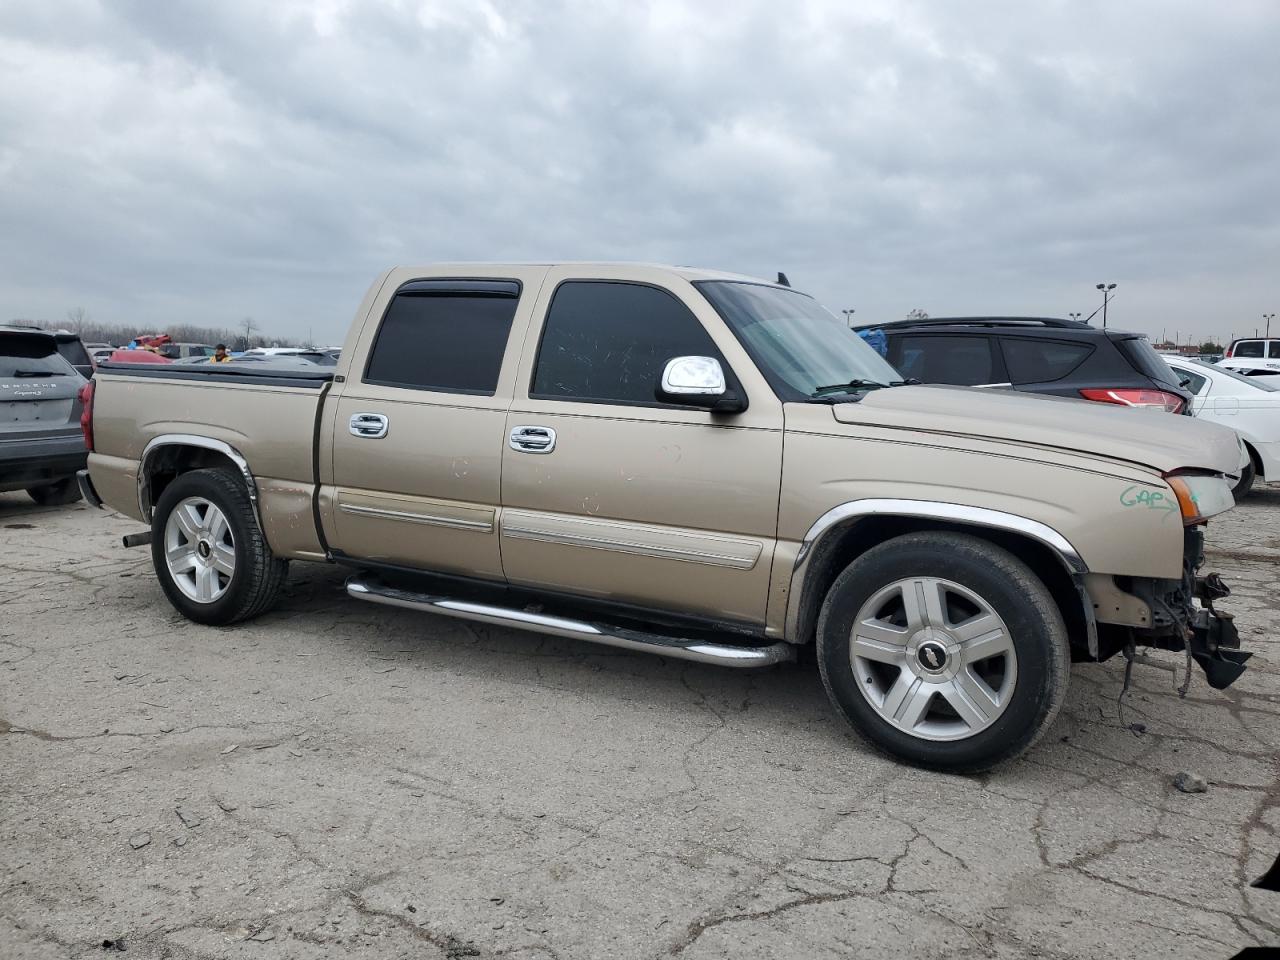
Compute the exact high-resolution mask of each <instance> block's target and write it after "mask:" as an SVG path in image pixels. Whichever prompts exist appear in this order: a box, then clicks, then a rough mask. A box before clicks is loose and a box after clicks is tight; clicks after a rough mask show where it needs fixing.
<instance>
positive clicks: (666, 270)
mask: <svg viewBox="0 0 1280 960" xmlns="http://www.w3.org/2000/svg"><path fill="white" fill-rule="evenodd" d="M477 267H483V268H485V269H487V270H495V271H500V270H502V269H503V268H509V267H574V268H579V269H581V270H582V271H583V273H590V272H591V271H592V270H596V269H610V270H616V269H617V268H619V267H625V268H627V269H630V270H652V271H654V272H656V273H663V274H675V275H676V276H678V277H682V278H684V279H685V280H688V281H690V282H692V281H695V280H736V281H739V282H746V283H761V284H764V285H766V286H770V287H776V286H781V285H780V284H777V283H774V282H773V281H772V280H763V279H761V278H760V277H752V276H747V275H746V274H741V273H729V272H727V271H724V270H709V269H706V268H705V267H690V266H675V265H672V264H669V263H647V262H644V261H635V260H506V261H502V262H494V261H488V260H470V261H468V260H460V261H453V262H450V263H426V264H400V265H399V266H397V267H395V268H394V269H395V270H407V271H411V272H414V273H419V272H420V273H422V274H424V275H426V276H430V275H433V274H436V275H438V274H441V273H445V272H447V271H449V270H451V269H465V270H468V271H471V270H475V269H476V268H477Z"/></svg>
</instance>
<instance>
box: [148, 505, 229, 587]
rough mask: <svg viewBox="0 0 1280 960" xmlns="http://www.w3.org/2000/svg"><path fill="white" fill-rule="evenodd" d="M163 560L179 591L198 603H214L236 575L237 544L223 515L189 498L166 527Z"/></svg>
mask: <svg viewBox="0 0 1280 960" xmlns="http://www.w3.org/2000/svg"><path fill="white" fill-rule="evenodd" d="M164 556H165V561H166V563H168V565H169V575H170V576H172V577H173V582H174V583H175V584H177V586H178V589H179V590H181V591H182V592H183V593H184V594H186V595H187V596H188V597H190V598H191V599H192V600H194V601H195V602H196V603H213V602H214V601H215V600H217V599H218V598H219V597H221V596H222V595H223V594H224V593H226V592H227V588H228V587H230V586H231V579H232V577H234V576H235V573H236V541H235V538H234V537H233V536H232V535H231V525H230V524H229V523H227V518H226V517H225V516H224V515H223V513H222V511H221V510H219V509H218V508H217V507H216V506H214V505H213V503H211V502H210V501H208V500H206V499H205V498H204V497H187V498H186V499H185V500H182V501H180V502H179V503H178V504H177V506H175V507H174V508H173V510H172V512H171V513H170V514H169V519H168V520H167V521H166V522H165V525H164Z"/></svg>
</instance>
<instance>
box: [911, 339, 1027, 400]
mask: <svg viewBox="0 0 1280 960" xmlns="http://www.w3.org/2000/svg"><path fill="white" fill-rule="evenodd" d="M889 362H890V363H892V364H893V365H894V366H895V367H897V368H898V370H899V371H900V372H901V373H902V375H903V376H904V377H914V378H915V379H917V380H920V381H922V382H924V383H951V384H956V385H958V386H965V387H972V386H976V385H977V384H980V383H1000V382H1003V379H1004V378H1003V376H1002V375H1001V371H1000V368H999V366H998V365H997V364H996V362H995V359H994V358H993V357H992V354H991V338H990V337H986V336H966V335H964V334H929V335H907V336H901V337H891V338H890V344H889Z"/></svg>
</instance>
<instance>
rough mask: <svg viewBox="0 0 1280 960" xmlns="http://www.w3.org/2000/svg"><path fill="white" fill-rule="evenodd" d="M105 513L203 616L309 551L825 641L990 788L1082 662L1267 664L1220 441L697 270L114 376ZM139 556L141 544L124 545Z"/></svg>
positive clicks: (605, 611)
mask: <svg viewBox="0 0 1280 960" xmlns="http://www.w3.org/2000/svg"><path fill="white" fill-rule="evenodd" d="M85 393H86V394H87V396H86V397H85V400H86V406H87V407H88V412H87V413H86V415H85V419H84V427H85V431H86V435H87V439H88V440H89V445H90V450H91V453H90V454H89V465H88V470H87V472H86V474H85V475H84V476H82V478H81V484H82V487H83V489H84V491H85V493H86V496H87V497H88V498H89V499H90V500H91V501H92V502H95V503H101V502H102V501H105V502H106V503H107V504H109V505H110V506H111V507H112V508H113V509H115V510H118V511H120V512H121V513H124V514H127V515H129V516H131V517H134V518H136V519H138V520H140V521H142V522H144V523H147V524H149V525H150V534H149V535H148V534H141V535H136V536H135V537H134V538H133V539H134V540H135V541H138V542H143V541H147V540H148V537H149V542H150V544H151V550H152V556H153V558H154V562H155V570H156V576H157V577H158V578H159V580H160V584H161V586H162V587H163V588H164V592H165V594H166V595H167V596H168V598H169V600H170V601H171V602H172V604H173V605H174V606H175V607H176V608H177V609H178V610H179V611H180V612H181V613H183V614H184V615H185V616H187V617H189V618H190V619H192V620H196V621H199V622H200V623H206V624H230V623H234V622H236V621H240V620H244V619H247V618H249V617H252V616H255V615H256V614H259V613H261V612H262V611H264V610H266V609H268V608H269V607H270V606H271V604H272V602H273V601H274V600H275V598H276V595H277V593H278V591H279V590H280V587H281V584H282V583H283V581H284V579H285V575H286V571H287V566H288V562H289V561H291V560H310V561H315V562H318V563H333V564H341V565H343V566H346V567H348V568H350V570H351V572H352V573H351V577H350V579H349V580H348V581H347V591H348V593H349V594H350V595H351V596H352V597H355V598H357V599H361V600H369V601H373V602H375V603H383V604H390V605H393V606H398V607H407V608H410V609H414V610H421V611H424V612H427V613H435V614H442V615H445V616H451V617H463V618H467V619H471V620H478V621H482V622H485V623H490V624H501V625H505V626H511V627H517V628H523V629H528V630H535V631H542V632H544V633H551V634H556V635H558V636H564V637H574V638H578V639H581V640H587V641H592V642H595V643H603V644H609V645H612V646H616V647H623V648H627V649H631V650H647V651H652V652H654V653H658V654H662V655H664V656H669V657H679V658H683V659H687V660H697V661H702V662H706V663H718V664H723V665H725V666H731V667H758V666H768V665H771V664H776V663H778V662H780V661H784V660H789V659H792V657H793V655H794V652H795V650H796V648H797V647H798V646H800V645H803V644H809V643H816V651H817V660H818V664H819V668H820V670H821V673H822V678H823V681H824V682H825V684H826V689H827V691H828V693H829V694H830V696H831V700H832V702H833V704H834V705H835V707H836V709H837V710H838V711H839V712H840V713H841V714H842V715H843V716H844V717H845V718H847V719H848V721H849V722H850V723H851V724H852V725H853V727H854V728H855V729H856V730H858V731H859V732H860V733H861V734H863V735H864V736H865V737H866V738H867V739H869V740H870V741H871V742H872V743H873V744H875V745H876V746H878V747H879V748H881V749H883V750H886V751H888V752H890V753H892V754H894V755H896V756H898V757H900V758H903V759H906V760H908V761H910V762H913V763H917V764H921V765H925V766H929V767H934V768H939V769H948V770H957V771H961V770H968V771H971V770H980V769H985V768H988V767H990V766H992V765H993V764H996V763H999V762H1001V761H1003V760H1006V759H1008V758H1010V757H1013V756H1016V755H1018V754H1019V753H1021V752H1023V751H1024V750H1026V749H1027V748H1028V747H1030V746H1031V744H1033V743H1034V742H1035V740H1036V738H1037V737H1039V736H1040V735H1041V734H1042V733H1043V732H1044V730H1045V729H1046V728H1047V727H1048V725H1049V724H1050V722H1051V721H1052V720H1053V718H1054V715H1055V714H1056V713H1057V711H1058V708H1059V706H1060V704H1061V703H1062V700H1063V695H1064V692H1065V690H1066V687H1067V682H1068V675H1069V665H1070V663H1071V662H1072V661H1073V660H1076V661H1079V660H1101V659H1106V658H1108V657H1110V656H1113V655H1115V654H1117V653H1122V654H1124V655H1125V656H1126V657H1129V658H1130V659H1131V660H1132V659H1133V658H1135V657H1137V658H1139V659H1140V658H1141V655H1140V654H1136V653H1135V650H1136V648H1137V647H1141V646H1148V647H1157V648H1162V649H1166V650H1176V651H1186V652H1187V654H1188V656H1189V657H1194V658H1195V659H1196V660H1197V661H1199V662H1200V664H1201V666H1202V667H1204V669H1205V672H1206V674H1207V675H1208V678H1209V682H1210V683H1211V684H1212V685H1214V686H1225V685H1226V684H1228V683H1230V682H1231V681H1232V680H1234V679H1235V678H1236V676H1238V675H1239V673H1240V672H1241V671H1242V670H1243V661H1244V660H1245V658H1246V657H1247V656H1248V654H1246V653H1242V652H1240V651H1239V650H1238V646H1239V640H1238V635H1237V634H1236V632H1235V630H1234V628H1233V626H1232V623H1231V620H1230V618H1229V616H1227V615H1222V616H1218V615H1217V614H1216V613H1215V612H1214V610H1213V601H1214V600H1215V599H1218V598H1219V597H1220V596H1222V595H1223V594H1224V593H1225V588H1224V587H1223V586H1222V585H1221V581H1220V580H1218V579H1217V578H1216V577H1212V576H1211V577H1200V576H1199V575H1198V571H1199V567H1200V564H1201V561H1202V556H1203V550H1202V543H1203V535H1202V526H1203V524H1204V523H1205V521H1206V520H1207V519H1208V518H1209V517H1211V516H1213V515H1214V514H1217V513H1220V512H1222V511H1224V510H1227V509H1229V508H1230V507H1231V506H1232V505H1233V501H1232V498H1231V493H1230V487H1231V483H1232V482H1233V481H1234V479H1235V478H1234V475H1235V474H1236V473H1238V471H1239V464H1240V463H1241V462H1242V458H1241V455H1240V448H1239V443H1238V441H1237V440H1236V438H1235V435H1234V434H1233V433H1232V432H1231V431H1229V430H1225V429H1223V428H1221V427H1217V426H1214V425H1213V424H1209V423H1204V422H1201V421H1198V420H1195V419H1192V418H1189V417H1181V416H1173V415H1169V414H1164V413H1155V412H1148V411H1140V410H1118V409H1116V408H1114V407H1102V406H1100V405H1098V404H1092V403H1087V402H1084V401H1074V400H1063V399H1056V398H1047V397H1039V396H1029V395H1025V394H1018V393H1013V392H1008V391H1003V390H981V389H966V388H953V387H937V386H920V385H914V384H907V383H903V382H902V379H901V377H900V375H899V374H898V373H897V372H896V371H895V370H894V369H893V368H892V367H890V366H889V365H888V363H886V362H885V361H884V360H882V359H881V357H880V356H879V354H877V353H876V352H875V351H874V350H873V349H871V348H870V347H869V346H867V345H866V344H865V343H864V342H863V341H862V340H861V339H860V338H859V337H858V336H857V335H855V334H854V333H852V332H850V331H849V330H848V329H846V328H845V326H844V325H843V324H842V323H840V322H839V321H838V320H836V319H835V318H834V317H833V316H832V315H831V314H830V313H828V312H827V311H826V310H824V309H823V308H822V307H821V306H820V305H819V304H818V303H816V302H815V301H814V300H813V299H812V298H811V297H808V296H806V295H804V294H802V293H800V292H798V291H796V290H793V289H791V288H790V287H788V286H786V285H782V284H774V283H767V282H763V281H760V280H754V279H751V278H748V277H741V276H735V275H730V274H724V273H718V272H713V271H705V270H693V269H685V268H678V267H662V266H642V265H616V264H614V265H609V264H581V263H574V264H483V265H477V264H437V265H432V266H428V267H422V268H404V267H401V268H397V269H393V270H389V271H387V272H386V273H384V274H383V275H382V276H381V277H379V278H378V279H377V281H376V282H375V283H374V284H373V286H372V287H371V288H370V289H369V292H368V293H367V294H366V296H365V298H364V301H363V302H362V303H361V304H360V307H359V310H358V311H357V313H356V316H355V320H354V322H353V323H352V325H351V330H350V332H349V333H348V335H347V339H346V343H345V345H344V347H343V350H342V354H341V359H340V360H339V362H338V364H337V366H336V367H315V368H314V369H310V368H299V367H297V366H294V367H290V368H289V369H274V368H272V366H271V365H270V364H242V365H240V364H220V365H205V366H200V365H180V364H173V365H165V366H161V365H147V366H136V367H130V366H124V365H117V364H103V365H102V366H101V367H100V368H99V369H98V373H97V377H96V380H95V385H94V387H93V388H92V389H87V390H86V391H85ZM127 539H128V538H127Z"/></svg>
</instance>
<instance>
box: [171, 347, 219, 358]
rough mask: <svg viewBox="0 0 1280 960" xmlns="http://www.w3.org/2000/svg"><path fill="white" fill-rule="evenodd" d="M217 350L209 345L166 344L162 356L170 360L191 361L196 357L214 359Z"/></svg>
mask: <svg viewBox="0 0 1280 960" xmlns="http://www.w3.org/2000/svg"><path fill="white" fill-rule="evenodd" d="M215 349H216V348H214V347H211V346H210V345H209V344H207V343H166V344H165V345H164V346H162V347H161V348H160V355H161V356H164V357H168V358H169V359H170V360H189V359H192V358H195V357H212V356H213V354H214V351H215Z"/></svg>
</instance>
